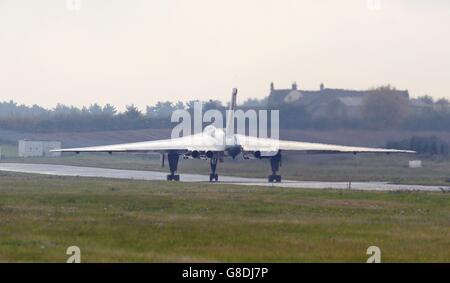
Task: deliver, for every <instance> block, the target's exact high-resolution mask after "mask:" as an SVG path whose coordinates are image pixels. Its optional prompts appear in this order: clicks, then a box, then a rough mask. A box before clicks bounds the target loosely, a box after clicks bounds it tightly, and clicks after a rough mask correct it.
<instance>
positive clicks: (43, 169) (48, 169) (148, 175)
mask: <svg viewBox="0 0 450 283" xmlns="http://www.w3.org/2000/svg"><path fill="white" fill-rule="evenodd" d="M0 171H8V172H19V173H33V174H44V175H54V176H76V177H100V178H114V179H130V180H148V181H156V180H157V181H161V180H166V175H167V172H155V171H136V170H119V169H105V168H95V167H80V166H66V165H50V164H22V163H0ZM262 174H263V173H262ZM180 178H181V181H182V182H209V176H208V175H199V174H180ZM219 183H220V184H230V185H247V186H249V185H254V186H266V187H284V188H309V189H326V188H330V189H349V183H348V182H319V181H289V180H284V181H283V182H282V183H274V184H269V183H268V182H267V179H266V178H242V177H230V176H222V175H220V174H219ZM350 189H352V190H362V191H436V192H441V191H449V192H450V187H449V186H421V185H397V184H390V183H386V182H352V183H351V187H350Z"/></svg>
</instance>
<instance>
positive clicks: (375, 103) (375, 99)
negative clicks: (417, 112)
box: [362, 86, 409, 129]
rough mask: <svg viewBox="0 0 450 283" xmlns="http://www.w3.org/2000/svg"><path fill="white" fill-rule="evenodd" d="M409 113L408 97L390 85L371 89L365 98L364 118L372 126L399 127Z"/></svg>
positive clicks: (377, 127)
mask: <svg viewBox="0 0 450 283" xmlns="http://www.w3.org/2000/svg"><path fill="white" fill-rule="evenodd" d="M408 113H409V101H408V98H406V97H403V96H401V95H399V94H398V93H397V92H396V91H395V89H394V88H391V87H390V86H386V87H379V88H377V89H373V90H370V91H369V92H368V93H367V94H366V96H365V97H364V98H363V105H362V114H363V120H364V122H365V124H366V126H368V127H370V128H376V129H383V128H395V127H398V126H399V125H400V124H401V123H402V122H403V121H404V119H405V118H406V117H407V116H408Z"/></svg>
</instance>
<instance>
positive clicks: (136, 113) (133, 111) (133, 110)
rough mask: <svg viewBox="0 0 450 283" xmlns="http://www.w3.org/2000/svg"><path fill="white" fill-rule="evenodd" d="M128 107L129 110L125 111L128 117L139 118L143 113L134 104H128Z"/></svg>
mask: <svg viewBox="0 0 450 283" xmlns="http://www.w3.org/2000/svg"><path fill="white" fill-rule="evenodd" d="M126 109H127V110H126V111H125V113H124V114H125V117H127V118H128V119H131V120H137V119H139V118H140V117H141V115H142V113H141V111H140V110H139V109H138V108H137V107H136V106H134V104H131V105H127V106H126Z"/></svg>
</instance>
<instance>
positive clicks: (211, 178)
mask: <svg viewBox="0 0 450 283" xmlns="http://www.w3.org/2000/svg"><path fill="white" fill-rule="evenodd" d="M209 181H210V182H217V181H219V175H217V174H209Z"/></svg>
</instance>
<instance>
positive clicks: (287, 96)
mask: <svg viewBox="0 0 450 283" xmlns="http://www.w3.org/2000/svg"><path fill="white" fill-rule="evenodd" d="M389 91H391V92H392V93H393V94H395V95H399V96H401V97H405V98H407V99H409V93H408V91H407V90H395V89H391V90H389ZM370 92H371V90H348V89H336V88H326V87H325V85H324V84H323V83H322V84H320V88H319V89H318V90H301V89H299V88H298V86H297V83H295V82H294V83H293V84H292V87H291V88H288V89H275V86H274V83H271V84H270V93H269V97H268V101H267V104H268V107H270V108H276V107H279V106H281V105H283V104H298V105H304V106H306V107H307V109H308V111H309V112H310V113H311V114H312V115H313V116H329V115H330V114H332V113H330V112H335V113H336V115H338V116H343V115H344V116H348V117H355V116H358V115H360V114H361V110H362V105H363V102H364V97H365V96H366V95H367V94H369V93H370Z"/></svg>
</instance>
